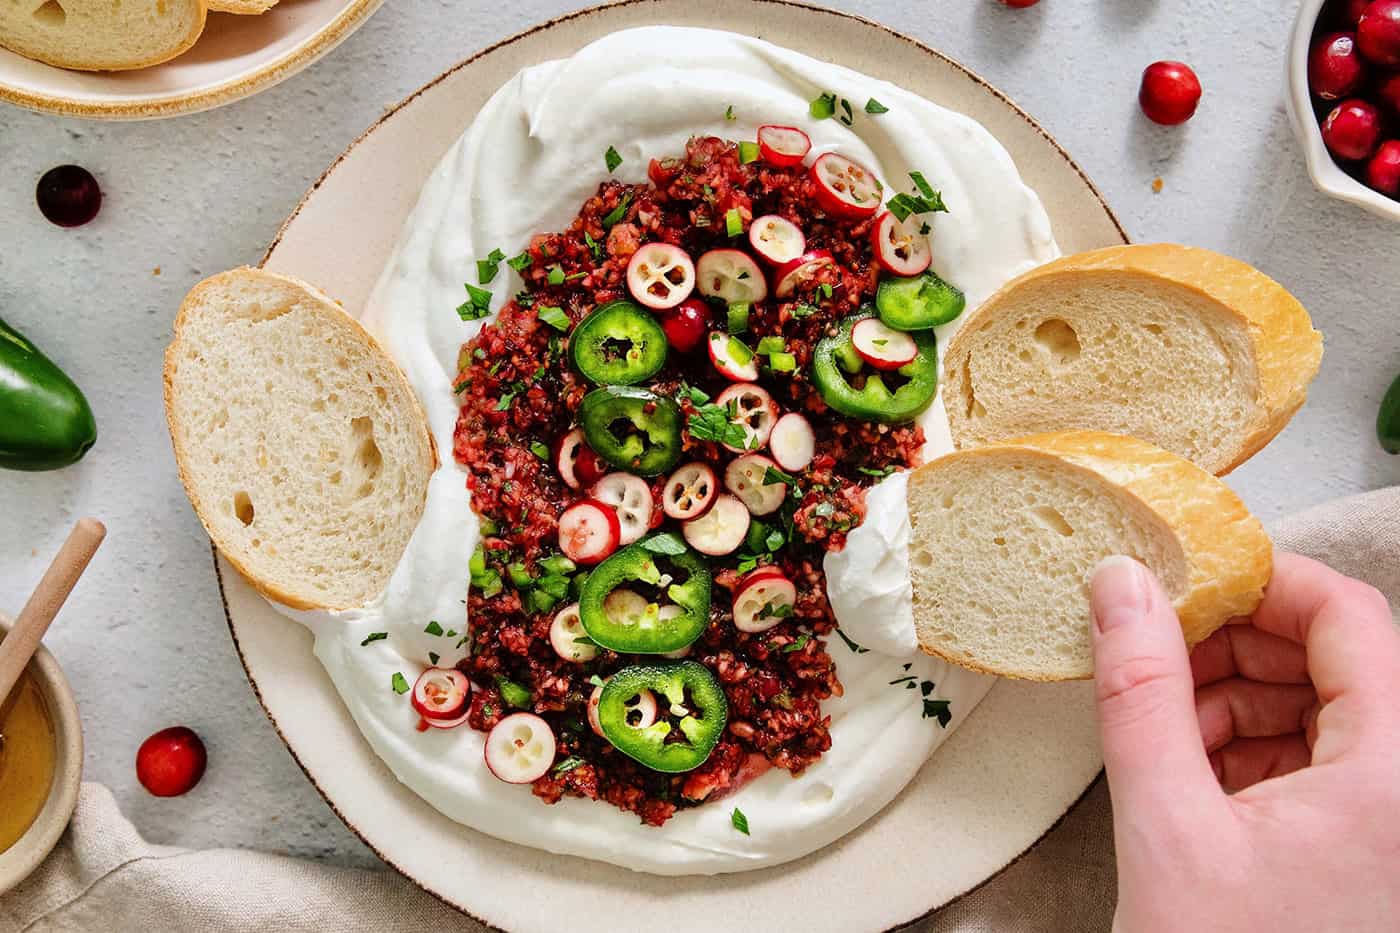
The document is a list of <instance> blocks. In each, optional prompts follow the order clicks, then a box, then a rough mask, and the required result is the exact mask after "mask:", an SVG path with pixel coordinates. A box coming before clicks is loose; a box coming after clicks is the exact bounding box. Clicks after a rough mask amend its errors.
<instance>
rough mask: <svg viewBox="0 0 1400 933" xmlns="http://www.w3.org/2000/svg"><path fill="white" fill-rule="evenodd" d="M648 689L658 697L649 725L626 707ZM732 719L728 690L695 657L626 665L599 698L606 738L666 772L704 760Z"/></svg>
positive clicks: (695, 765)
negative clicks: (667, 661)
mask: <svg viewBox="0 0 1400 933" xmlns="http://www.w3.org/2000/svg"><path fill="white" fill-rule="evenodd" d="M644 691H650V692H651V693H652V695H653V696H654V697H655V699H656V720H655V721H654V722H651V723H646V720H645V718H640V719H639V713H638V712H637V711H636V710H635V708H634V707H631V706H629V705H628V704H629V702H630V701H632V700H633V699H635V698H636V697H637V696H639V695H640V694H641V693H643V692H644ZM728 721H729V703H728V701H727V700H726V699H725V696H724V689H723V688H722V687H721V686H720V684H719V681H718V680H716V679H715V675H714V674H712V673H710V670H709V668H707V667H705V666H704V665H703V664H698V663H696V662H695V661H675V662H671V663H664V662H662V663H657V664H640V665H636V666H634V667H624V668H623V669H622V670H620V671H618V672H617V673H616V674H614V675H613V676H612V678H611V679H610V680H608V682H607V684H605V685H604V687H603V693H602V696H601V697H600V698H599V701H598V724H599V726H600V727H601V728H602V730H603V735H604V737H606V738H607V740H608V741H609V742H611V743H612V744H613V746H614V747H615V748H616V749H617V750H618V751H620V752H622V753H623V754H624V755H627V756H628V757H629V758H632V759H634V760H636V761H637V762H638V763H640V764H642V765H644V766H646V767H648V768H651V769H652V770H653V771H662V772H665V773H667V774H679V773H681V772H684V771H693V770H695V769H696V768H698V767H700V766H701V765H702V764H704V763H705V761H706V759H708V758H709V757H710V753H711V752H712V751H714V748H715V745H716V744H717V743H718V742H719V739H720V736H721V735H723V734H724V727H725V724H726V723H727V722H728Z"/></svg>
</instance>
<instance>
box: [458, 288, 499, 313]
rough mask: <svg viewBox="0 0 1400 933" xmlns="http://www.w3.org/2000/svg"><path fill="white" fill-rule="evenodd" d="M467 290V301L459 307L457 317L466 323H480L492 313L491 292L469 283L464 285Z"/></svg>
mask: <svg viewBox="0 0 1400 933" xmlns="http://www.w3.org/2000/svg"><path fill="white" fill-rule="evenodd" d="M462 284H463V285H464V286H465V287H466V289H467V300H466V301H464V302H462V303H461V304H459V305H458V306H457V316H458V317H459V318H461V319H462V320H464V321H479V320H481V319H482V318H484V317H486V316H487V315H489V314H490V313H491V292H490V291H488V290H487V289H484V288H477V287H476V286H475V285H472V284H471V283H469V282H464V283H462Z"/></svg>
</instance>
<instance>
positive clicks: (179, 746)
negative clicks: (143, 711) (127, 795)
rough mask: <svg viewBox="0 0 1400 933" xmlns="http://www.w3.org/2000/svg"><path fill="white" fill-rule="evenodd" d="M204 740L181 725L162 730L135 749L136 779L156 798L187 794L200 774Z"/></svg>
mask: <svg viewBox="0 0 1400 933" xmlns="http://www.w3.org/2000/svg"><path fill="white" fill-rule="evenodd" d="M208 762H209V756H208V754H207V753H206V752H205V750H204V742H202V741H201V740H200V738H199V736H197V735H195V733H194V730H192V729H188V728H186V727H185V726H171V727H170V728H169V729H162V730H160V731H159V732H157V733H156V734H155V735H153V736H151V737H150V738H148V739H147V740H146V741H144V742H142V743H141V747H140V748H139V749H137V751H136V779H137V780H138V781H140V782H141V786H142V787H144V788H146V790H148V791H150V792H151V793H152V794H153V795H155V796H157V797H178V796H180V795H181V794H185V793H189V792H190V791H191V790H193V789H194V786H195V785H196V784H198V783H199V779H200V778H202V777H204V766H205V765H206V764H208Z"/></svg>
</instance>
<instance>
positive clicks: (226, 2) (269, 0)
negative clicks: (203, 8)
mask: <svg viewBox="0 0 1400 933" xmlns="http://www.w3.org/2000/svg"><path fill="white" fill-rule="evenodd" d="M276 5H277V0H209V9H210V10H211V11H213V12H216V13H236V14H238V15H240V16H257V15H258V14H259V13H266V12H267V11H268V10H270V9H272V8H273V7H275V6H276Z"/></svg>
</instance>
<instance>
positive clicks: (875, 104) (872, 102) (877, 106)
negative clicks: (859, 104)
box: [865, 97, 890, 113]
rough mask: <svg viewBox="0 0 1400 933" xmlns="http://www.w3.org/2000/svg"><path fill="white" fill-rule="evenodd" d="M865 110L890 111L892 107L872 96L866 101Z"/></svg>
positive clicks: (873, 111)
mask: <svg viewBox="0 0 1400 933" xmlns="http://www.w3.org/2000/svg"><path fill="white" fill-rule="evenodd" d="M865 112H866V113H889V112H890V108H888V107H886V106H885V105H884V104H882V103H880V102H879V101H878V100H876V99H875V98H873V97H872V98H870V99H869V100H867V101H866V102H865Z"/></svg>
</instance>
